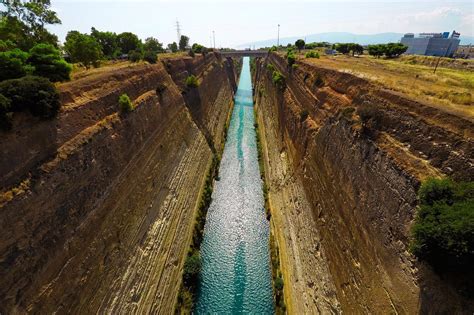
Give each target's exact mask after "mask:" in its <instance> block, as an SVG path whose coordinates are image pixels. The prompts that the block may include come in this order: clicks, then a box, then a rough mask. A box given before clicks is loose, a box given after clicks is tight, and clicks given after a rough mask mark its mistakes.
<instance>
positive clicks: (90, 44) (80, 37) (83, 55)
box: [64, 31, 102, 69]
mask: <svg viewBox="0 0 474 315" xmlns="http://www.w3.org/2000/svg"><path fill="white" fill-rule="evenodd" d="M64 48H65V50H66V51H67V52H68V53H69V55H70V57H71V61H72V62H79V63H81V64H82V65H84V66H85V67H86V68H87V69H89V68H90V66H91V65H94V66H95V65H97V64H98V62H99V60H100V58H101V57H102V50H101V48H100V45H99V43H98V42H97V41H96V40H95V38H94V37H92V36H90V35H87V34H81V33H79V32H78V31H70V32H69V33H68V34H67V36H66V42H65V43H64Z"/></svg>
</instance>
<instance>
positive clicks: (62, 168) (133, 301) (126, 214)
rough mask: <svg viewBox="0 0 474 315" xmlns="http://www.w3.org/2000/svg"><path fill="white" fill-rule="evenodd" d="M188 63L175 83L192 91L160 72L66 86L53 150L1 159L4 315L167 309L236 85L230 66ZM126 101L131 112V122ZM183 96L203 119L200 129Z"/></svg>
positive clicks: (123, 72) (144, 70) (0, 304)
mask: <svg viewBox="0 0 474 315" xmlns="http://www.w3.org/2000/svg"><path fill="white" fill-rule="evenodd" d="M185 59H186V60H185V61H183V62H186V63H187V64H188V68H187V69H186V70H185V71H183V72H184V73H183V75H182V77H183V78H185V77H186V76H187V75H189V74H190V73H194V74H195V75H197V76H198V77H199V80H200V81H201V82H202V84H201V86H200V87H198V88H195V89H189V88H186V87H185V86H184V85H183V82H182V80H183V78H177V77H172V75H170V73H171V74H173V73H172V71H170V69H167V68H166V67H165V65H163V64H162V63H158V64H156V65H140V66H135V67H128V68H120V69H118V70H116V71H110V72H103V73H98V74H97V75H91V76H87V77H84V78H82V79H79V80H76V81H73V82H70V83H67V84H64V85H62V86H61V87H60V89H61V99H62V102H63V108H62V111H61V113H60V115H59V117H58V118H57V119H56V120H54V121H52V122H49V126H50V127H49V128H52V129H53V132H50V133H49V138H48V140H49V141H48V142H49V143H53V144H54V145H53V147H52V148H49V149H48V150H49V151H48V152H47V154H43V155H41V156H35V155H34V154H33V152H32V151H31V150H30V151H28V148H26V147H24V148H23V150H26V152H24V154H23V155H22V156H24V157H25V158H23V159H20V160H15V161H11V159H6V160H8V161H7V162H8V163H11V164H10V165H2V167H6V168H8V167H9V166H12V165H13V166H14V167H15V169H16V170H17V171H16V172H15V174H14V175H11V176H10V177H9V182H8V181H7V180H5V181H3V182H2V200H1V206H0V207H1V208H0V210H1V213H0V230H2V234H1V237H0V278H1V279H2V281H1V284H0V313H9V314H10V313H12V314H15V313H25V312H29V313H54V312H57V313H79V314H84V313H96V312H99V313H127V314H128V313H160V314H169V313H171V312H173V308H174V304H175V301H176V297H177V293H178V289H179V286H180V281H181V270H182V266H183V262H184V257H185V255H186V252H187V249H188V246H189V242H190V237H191V232H192V227H193V223H194V212H195V209H196V207H197V205H198V202H199V196H200V190H201V187H202V186H203V181H204V180H205V175H206V173H207V170H208V167H209V166H210V163H211V161H212V156H213V150H214V148H213V147H212V146H211V145H210V144H213V145H216V146H218V145H219V146H220V145H222V143H221V142H222V139H223V137H222V135H223V132H224V126H225V121H226V119H227V117H228V115H229V110H230V108H231V105H232V97H233V93H234V88H235V73H234V72H233V67H232V63H229V61H227V60H224V59H222V58H220V57H219V56H218V55H214V54H208V55H207V56H206V58H203V57H202V56H199V57H196V58H193V59H191V58H185ZM171 62H175V63H179V62H180V60H171ZM206 71H207V72H206ZM210 74H212V76H211V75H210ZM210 80H218V84H215V85H213V88H214V89H213V90H212V91H209V90H208V89H209V88H210V85H209V84H208V83H207V82H209V81H210ZM122 93H127V94H128V95H129V96H130V98H131V99H132V100H133V103H134V105H135V106H136V108H135V110H134V111H132V112H131V113H129V114H126V115H121V114H119V113H117V109H118V107H117V99H118V96H119V95H121V94H122ZM189 93H195V94H197V95H198V96H199V97H200V102H198V103H195V104H193V106H195V107H196V108H199V110H200V111H202V112H204V113H208V114H206V115H202V117H201V120H200V121H198V120H197V119H196V117H194V115H193V114H192V110H190V105H189V104H188V102H187V101H186V95H187V94H189ZM211 113H212V114H211ZM211 120H212V121H211ZM201 125H202V126H207V129H203V128H202V126H201ZM52 126H54V128H53V127H52ZM32 128H34V127H32ZM211 131H212V132H211ZM11 137H14V135H12V136H11ZM1 145H2V146H3V143H2V144H1ZM14 145H16V147H15V150H19V151H21V147H20V146H19V145H17V144H16V143H14ZM11 152H13V150H12V151H11ZM7 162H5V163H7ZM12 163H13V164H12ZM10 182H13V183H14V184H10Z"/></svg>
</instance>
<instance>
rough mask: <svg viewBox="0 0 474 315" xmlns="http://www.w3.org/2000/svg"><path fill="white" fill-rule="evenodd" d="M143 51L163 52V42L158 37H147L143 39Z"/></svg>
mask: <svg viewBox="0 0 474 315" xmlns="http://www.w3.org/2000/svg"><path fill="white" fill-rule="evenodd" d="M143 50H144V51H151V52H154V53H155V54H158V53H161V52H163V44H162V43H160V42H159V41H158V39H156V38H154V37H148V38H147V39H145V43H144V44H143Z"/></svg>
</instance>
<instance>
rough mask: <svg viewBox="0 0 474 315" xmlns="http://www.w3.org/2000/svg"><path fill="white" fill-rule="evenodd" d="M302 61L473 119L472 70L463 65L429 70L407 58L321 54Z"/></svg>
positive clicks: (473, 81)
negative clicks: (348, 74) (360, 79)
mask: <svg viewBox="0 0 474 315" xmlns="http://www.w3.org/2000/svg"><path fill="white" fill-rule="evenodd" d="M302 60H304V61H305V62H308V63H313V64H316V65H318V66H322V67H328V68H335V69H338V70H340V71H343V72H348V73H352V74H354V75H356V76H358V77H361V78H365V79H368V80H370V81H372V82H374V83H376V84H380V85H381V86H383V87H384V88H388V89H391V90H394V91H398V92H402V93H404V94H407V95H409V96H410V97H412V98H414V99H416V100H419V101H421V102H427V103H429V104H430V105H431V106H433V107H436V108H439V109H442V110H444V111H446V112H449V113H452V114H456V115H460V116H462V117H467V118H470V119H474V106H473V105H474V102H473V100H474V98H473V97H474V95H473V94H474V92H473V91H474V72H473V71H472V70H469V69H468V68H467V67H466V69H453V68H446V67H438V70H437V71H436V73H433V66H430V65H424V64H412V63H410V62H409V61H410V60H411V59H407V58H401V59H388V60H387V59H376V58H373V57H370V56H361V57H358V58H356V57H349V56H322V57H321V59H302Z"/></svg>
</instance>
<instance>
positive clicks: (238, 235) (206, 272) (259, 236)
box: [195, 57, 273, 314]
mask: <svg viewBox="0 0 474 315" xmlns="http://www.w3.org/2000/svg"><path fill="white" fill-rule="evenodd" d="M219 176H220V180H219V181H216V183H215V186H214V192H213V194H212V199H213V200H212V203H211V205H210V207H209V210H208V213H207V219H206V226H205V230H204V239H203V242H202V244H201V257H202V272H201V282H200V286H199V294H198V301H197V304H196V307H195V313H197V314H209V313H213V314H215V313H219V314H249V313H252V314H272V313H273V295H272V285H271V271H270V253H269V242H268V238H269V223H268V221H267V220H266V217H265V209H264V200H263V192H262V181H261V179H260V172H259V165H258V155H257V146H256V136H255V129H254V113H253V101H252V82H251V79H250V67H249V58H248V57H244V60H243V66H242V72H241V75H240V82H239V87H238V90H237V93H236V96H235V106H234V111H233V113H232V118H231V122H230V126H229V130H228V135H227V141H226V144H225V148H224V154H223V156H222V161H221V165H220V168H219Z"/></svg>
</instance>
